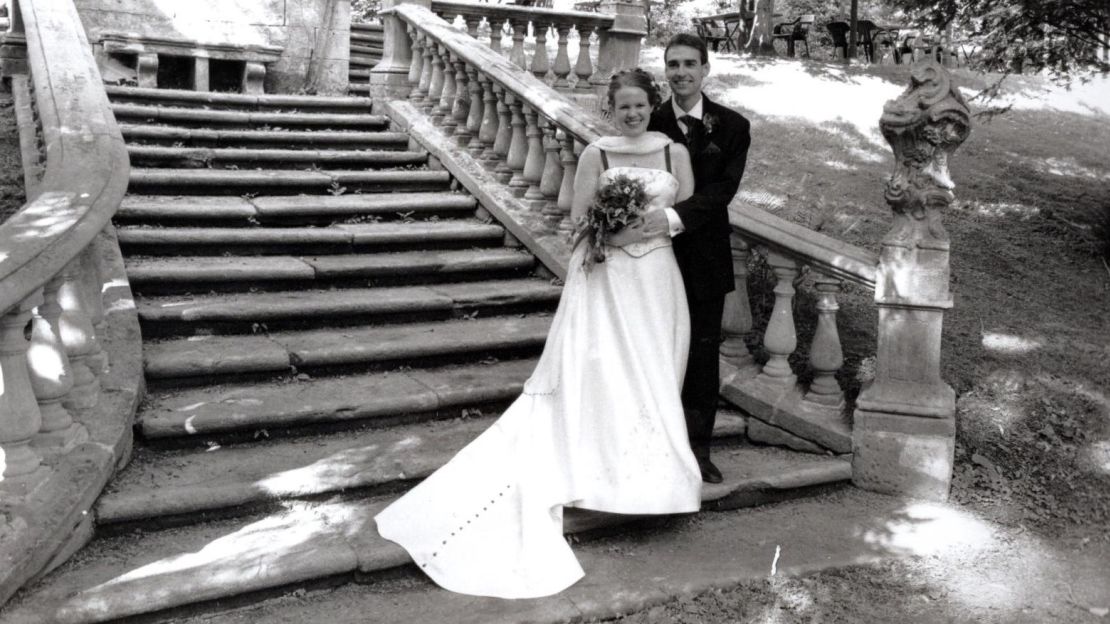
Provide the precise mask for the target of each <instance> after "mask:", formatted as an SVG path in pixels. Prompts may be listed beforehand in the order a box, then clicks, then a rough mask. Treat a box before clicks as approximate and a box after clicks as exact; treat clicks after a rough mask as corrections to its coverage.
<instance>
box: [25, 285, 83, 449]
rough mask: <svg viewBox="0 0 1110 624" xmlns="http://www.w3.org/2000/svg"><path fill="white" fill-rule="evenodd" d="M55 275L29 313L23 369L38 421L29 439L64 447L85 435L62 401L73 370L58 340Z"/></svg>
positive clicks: (59, 328)
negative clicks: (36, 428) (27, 340)
mask: <svg viewBox="0 0 1110 624" xmlns="http://www.w3.org/2000/svg"><path fill="white" fill-rule="evenodd" d="M62 283H63V281H62V277H61V276H60V275H59V276H57V277H55V278H54V279H52V280H50V281H49V282H47V283H46V285H45V286H44V287H43V298H42V302H41V303H39V305H38V307H36V308H35V309H34V311H33V312H32V314H31V345H30V348H29V349H28V350H27V369H28V371H29V372H30V378H31V388H32V389H33V390H34V392H35V398H36V399H37V400H38V404H39V413H40V414H41V415H42V424H41V426H40V427H39V433H38V435H36V436H35V439H34V440H33V441H32V443H33V444H34V445H35V446H37V447H48V448H52V449H63V450H64V449H68V448H72V446H73V445H74V444H77V443H80V442H82V441H84V440H85V439H87V437H88V434H87V432H86V431H85V428H84V427H82V426H81V425H78V424H77V423H75V422H73V417H72V416H71V415H70V413H69V410H67V409H66V408H65V406H63V405H62V401H63V400H65V398H66V396H67V395H68V394H69V393H70V391H71V390H73V372H72V369H71V367H70V365H69V358H68V357H67V356H66V352H65V346H64V345H63V344H62V335H61V326H60V325H61V324H60V317H61V314H62V307H61V305H59V303H58V290H59V289H61V287H62Z"/></svg>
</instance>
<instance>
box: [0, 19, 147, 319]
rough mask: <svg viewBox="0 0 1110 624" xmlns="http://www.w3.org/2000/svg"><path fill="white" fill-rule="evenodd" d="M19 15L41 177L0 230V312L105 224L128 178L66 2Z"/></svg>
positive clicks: (95, 76) (119, 139)
mask: <svg viewBox="0 0 1110 624" xmlns="http://www.w3.org/2000/svg"><path fill="white" fill-rule="evenodd" d="M21 8H22V9H23V21H24V24H25V30H26V35H27V55H28V60H29V62H30V64H31V65H32V66H33V67H34V68H35V71H34V72H32V80H33V83H34V88H35V93H36V100H37V103H38V110H39V116H40V119H41V123H42V134H43V143H44V149H45V157H46V172H45V174H44V175H43V178H42V180H41V181H40V183H39V186H38V188H37V189H35V193H34V196H33V197H30V198H29V201H28V202H27V204H26V205H25V206H24V207H23V208H22V209H21V210H20V211H19V212H18V213H17V214H15V215H13V216H12V218H11V219H9V220H8V221H7V222H5V223H4V224H2V225H0V240H4V241H9V244H11V247H9V248H8V249H6V250H3V252H2V253H0V311H3V310H8V309H10V308H12V307H14V306H16V305H18V304H19V303H20V302H21V301H23V300H24V299H26V298H27V297H28V296H29V295H31V294H32V293H33V292H34V291H35V290H36V289H37V288H41V287H42V285H43V284H44V283H46V281H47V280H49V279H50V278H52V277H54V276H55V275H57V274H58V273H59V272H60V271H61V270H62V268H63V267H64V266H65V265H66V264H68V263H69V262H70V261H71V260H72V259H73V258H74V257H75V256H76V255H77V254H78V253H80V252H81V251H82V250H84V249H85V248H86V247H87V246H88V245H89V243H90V242H91V241H92V240H93V238H94V237H95V236H96V235H97V233H99V232H100V231H101V230H103V229H104V227H105V226H106V225H108V223H109V222H110V220H111V218H112V215H113V214H115V211H116V208H118V207H119V203H120V200H121V199H122V198H123V194H124V193H125V192H126V190H127V182H128V174H129V171H130V168H129V163H128V159H127V149H126V148H125V147H124V143H123V136H122V135H121V134H120V131H119V127H118V126H117V125H116V122H115V117H113V116H112V114H111V111H110V108H109V106H108V96H107V95H106V93H105V91H104V87H103V86H102V84H101V80H100V74H99V72H98V71H97V69H96V64H95V61H94V60H93V57H92V52H91V49H90V47H89V44H88V40H87V39H86V37H85V32H84V29H83V28H82V26H81V20H80V18H79V17H78V15H77V10H76V8H75V7H74V6H73V3H72V2H50V3H43V2H27V1H26V0H24V2H22V3H21ZM28 190H29V191H30V189H28Z"/></svg>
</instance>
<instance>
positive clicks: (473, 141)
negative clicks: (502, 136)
mask: <svg viewBox="0 0 1110 624" xmlns="http://www.w3.org/2000/svg"><path fill="white" fill-rule="evenodd" d="M478 75H479V74H478V68H477V67H475V66H473V65H471V64H469V63H467V64H466V77H467V81H466V85H467V90H468V92H469V94H470V110H469V111H467V117H466V133H467V137H468V139H469V140H468V141H467V143H466V149H467V151H469V152H470V155H471V156H474V157H475V158H477V157H478V156H479V155H481V153H482V139H481V138H480V137H479V136H478V133H479V132H481V130H482V120H483V119H484V114H485V111H484V110H483V108H484V105H485V102H484V101H483V100H482V90H483V88H482V83H481V82H480V81H479V79H478ZM462 144H463V143H462V139H461V137H460V139H459V145H462Z"/></svg>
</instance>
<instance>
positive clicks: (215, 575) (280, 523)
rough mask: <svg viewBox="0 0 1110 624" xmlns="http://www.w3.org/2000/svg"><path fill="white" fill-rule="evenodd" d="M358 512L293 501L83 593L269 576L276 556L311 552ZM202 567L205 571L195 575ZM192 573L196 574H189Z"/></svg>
mask: <svg viewBox="0 0 1110 624" xmlns="http://www.w3.org/2000/svg"><path fill="white" fill-rule="evenodd" d="M357 512H358V509H357V507H354V506H351V505H325V506H312V507H310V506H307V505H297V504H295V505H291V506H290V508H289V509H288V510H287V511H285V512H284V513H281V514H275V515H273V516H269V517H266V518H264V519H262V520H259V521H257V522H253V523H251V524H248V525H246V526H243V527H242V528H240V529H238V530H236V531H233V532H231V533H229V534H227V535H224V536H222V537H219V538H216V539H214V540H212V541H210V542H208V543H207V544H205V545H204V546H203V547H202V548H200V549H199V550H197V551H195V552H187V553H182V554H179V555H176V556H172V557H165V558H163V559H159V560H157V561H154V562H152V563H148V564H146V565H143V566H140V567H138V568H135V569H134V570H131V571H130V572H127V573H125V574H122V575H120V576H117V577H115V578H113V579H111V580H109V581H107V582H105V583H101V584H100V585H97V586H95V587H92V588H90V589H88V590H85V592H82V593H83V594H91V595H90V596H88V597H87V599H88V601H89V604H95V602H96V600H97V598H96V596H95V594H97V593H98V592H101V591H104V590H107V589H111V588H113V587H114V586H120V585H127V584H132V583H135V582H138V581H143V580H144V579H151V578H153V577H158V576H167V575H181V582H185V581H189V582H193V583H197V584H198V585H200V586H203V587H219V586H221V585H224V584H227V583H234V582H241V580H242V579H243V578H245V577H253V576H262V575H266V574H268V573H270V571H271V570H270V568H271V566H273V565H274V564H276V563H277V559H278V557H280V556H282V555H287V554H288V553H289V552H291V551H296V550H297V549H298V548H307V549H308V550H312V549H313V548H315V544H313V542H314V541H317V540H319V539H320V538H327V537H330V536H333V535H336V528H335V527H337V526H341V525H344V524H347V523H349V522H351V518H353V516H354V514H356V513H357ZM201 569H203V570H204V572H203V574H197V572H196V571H198V570H201ZM190 572H192V574H193V575H192V576H186V574H188V573H190Z"/></svg>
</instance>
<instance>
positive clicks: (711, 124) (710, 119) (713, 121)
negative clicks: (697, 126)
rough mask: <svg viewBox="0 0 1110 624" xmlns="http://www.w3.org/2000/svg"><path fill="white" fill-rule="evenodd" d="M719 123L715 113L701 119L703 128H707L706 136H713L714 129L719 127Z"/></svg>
mask: <svg viewBox="0 0 1110 624" xmlns="http://www.w3.org/2000/svg"><path fill="white" fill-rule="evenodd" d="M717 121H718V119H717V116H716V115H714V114H713V113H709V114H708V115H706V116H704V117H702V118H701V123H702V125H703V126H705V133H706V134H713V128H716V127H717Z"/></svg>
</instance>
